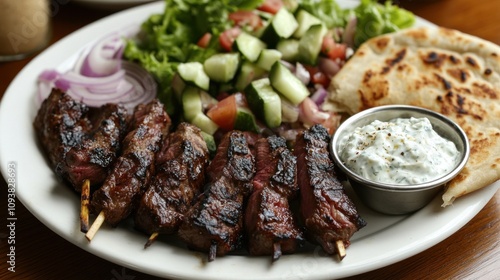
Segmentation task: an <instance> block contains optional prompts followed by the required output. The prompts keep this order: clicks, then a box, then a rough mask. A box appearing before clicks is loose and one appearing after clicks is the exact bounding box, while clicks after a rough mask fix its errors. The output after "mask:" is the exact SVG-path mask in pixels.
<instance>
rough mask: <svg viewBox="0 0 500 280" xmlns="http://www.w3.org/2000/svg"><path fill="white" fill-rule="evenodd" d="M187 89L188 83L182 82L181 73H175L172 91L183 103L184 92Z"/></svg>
mask: <svg viewBox="0 0 500 280" xmlns="http://www.w3.org/2000/svg"><path fill="white" fill-rule="evenodd" d="M185 88H186V83H185V82H184V81H183V80H182V78H181V76H179V73H175V75H174V77H173V78H172V90H173V91H174V94H175V97H176V98H177V101H179V102H180V101H182V92H184V89H185Z"/></svg>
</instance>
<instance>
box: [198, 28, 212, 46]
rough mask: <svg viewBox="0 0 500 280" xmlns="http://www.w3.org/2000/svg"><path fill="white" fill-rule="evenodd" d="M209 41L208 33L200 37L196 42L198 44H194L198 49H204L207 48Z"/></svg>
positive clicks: (209, 35) (210, 35)
mask: <svg viewBox="0 0 500 280" xmlns="http://www.w3.org/2000/svg"><path fill="white" fill-rule="evenodd" d="M210 39H212V34H210V33H208V32H207V33H205V34H203V36H201V38H200V40H198V43H196V44H197V45H198V46H199V47H200V48H206V47H207V46H208V43H210Z"/></svg>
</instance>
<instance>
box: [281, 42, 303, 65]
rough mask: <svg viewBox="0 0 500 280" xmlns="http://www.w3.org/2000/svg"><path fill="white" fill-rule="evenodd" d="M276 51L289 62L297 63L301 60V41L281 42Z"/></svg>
mask: <svg viewBox="0 0 500 280" xmlns="http://www.w3.org/2000/svg"><path fill="white" fill-rule="evenodd" d="M276 49H277V50H278V51H279V52H280V53H281V58H282V59H283V60H286V61H288V62H295V61H297V59H298V58H299V40H296V39H284V40H281V41H279V42H278V44H277V45H276Z"/></svg>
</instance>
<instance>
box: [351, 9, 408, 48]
mask: <svg viewBox="0 0 500 280" xmlns="http://www.w3.org/2000/svg"><path fill="white" fill-rule="evenodd" d="M353 12H354V14H355V15H356V17H357V20H358V22H357V24H356V33H355V35H354V46H355V47H358V46H359V45H361V44H362V43H363V42H365V41H366V40H368V39H370V38H373V37H375V36H378V35H382V34H386V33H390V32H394V31H398V30H401V29H404V28H408V27H411V26H412V25H413V24H414V23H415V16H414V15H413V14H412V13H411V12H409V11H407V10H404V9H401V8H399V7H397V6H395V5H392V3H391V1H386V2H385V4H384V5H381V4H379V3H377V1H375V0H362V1H361V4H360V5H359V6H358V7H356V8H355V9H354V10H353Z"/></svg>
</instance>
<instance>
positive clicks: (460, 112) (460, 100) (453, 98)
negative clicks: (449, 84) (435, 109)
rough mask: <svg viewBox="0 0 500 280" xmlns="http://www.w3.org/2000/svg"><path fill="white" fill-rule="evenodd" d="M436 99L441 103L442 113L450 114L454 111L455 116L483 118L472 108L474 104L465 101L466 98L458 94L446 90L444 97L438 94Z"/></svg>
mask: <svg viewBox="0 0 500 280" xmlns="http://www.w3.org/2000/svg"><path fill="white" fill-rule="evenodd" d="M437 100H438V101H439V102H440V104H441V113H442V114H444V115H452V113H453V112H454V113H456V117H457V118H460V117H462V116H464V115H468V116H471V117H472V118H474V119H477V120H480V121H481V120H483V117H482V116H481V115H480V114H479V113H480V112H479V111H477V110H474V109H473V107H474V105H473V104H472V103H470V102H469V103H467V98H466V97H464V96H462V95H460V94H457V93H453V92H452V91H448V92H447V93H446V95H445V97H444V98H443V97H442V96H441V95H438V97H437Z"/></svg>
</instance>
